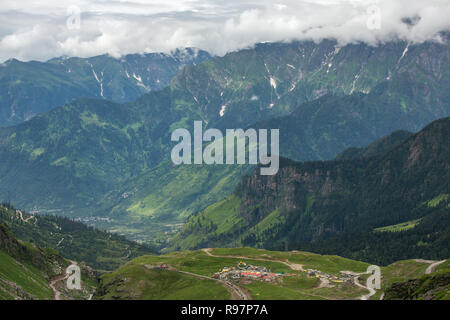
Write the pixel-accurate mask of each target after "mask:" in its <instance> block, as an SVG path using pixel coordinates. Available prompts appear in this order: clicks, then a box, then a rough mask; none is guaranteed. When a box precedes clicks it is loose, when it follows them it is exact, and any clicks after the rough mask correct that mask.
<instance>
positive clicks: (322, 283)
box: [201, 248, 376, 300]
mask: <svg viewBox="0 0 450 320" xmlns="http://www.w3.org/2000/svg"><path fill="white" fill-rule="evenodd" d="M201 250H202V251H203V252H205V253H206V254H207V255H209V256H211V257H215V258H238V259H246V260H258V261H269V262H278V263H283V264H284V265H286V266H288V267H289V268H291V269H292V270H295V271H303V272H306V270H305V269H304V268H303V265H301V264H296V263H292V262H289V261H288V260H273V259H265V258H253V257H244V256H233V255H220V256H217V255H214V254H212V253H211V250H212V249H211V248H205V249H201ZM344 272H347V273H349V274H351V275H352V276H353V283H354V284H355V285H356V286H358V287H360V288H363V289H366V290H368V291H369V293H368V294H365V295H362V296H361V297H359V300H368V299H369V298H370V297H371V296H373V295H374V294H375V293H376V291H375V290H374V289H372V288H369V287H366V286H364V285H363V284H361V283H359V281H358V277H359V276H360V275H361V274H360V273H354V272H351V271H344ZM329 284H330V281H329V280H328V279H326V278H320V284H319V288H323V287H328V286H329Z"/></svg>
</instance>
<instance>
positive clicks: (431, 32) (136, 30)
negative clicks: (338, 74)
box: [0, 0, 450, 61]
mask: <svg viewBox="0 0 450 320" xmlns="http://www.w3.org/2000/svg"><path fill="white" fill-rule="evenodd" d="M78 12H80V14H79V15H78ZM408 17H409V18H411V20H410V21H411V22H412V23H409V24H407V23H404V22H402V19H403V20H404V18H408ZM449 29H450V0H378V1H377V0H372V1H370V0H367V1H366V0H342V1H341V0H274V1H269V0H187V1H182V0H132V1H128V0H116V1H104V0H77V1H75V0H74V1H61V0H39V1H33V0H1V3H0V61H4V60H6V59H9V58H17V59H20V60H31V59H34V60H47V59H50V58H52V57H56V56H62V55H67V56H81V57H88V56H94V55H98V54H103V53H108V54H110V55H112V56H115V57H119V56H121V55H124V54H127V53H144V52H168V51H170V50H172V49H174V48H177V47H188V46H192V47H198V48H201V49H205V50H207V51H209V52H211V53H213V54H217V55H223V54H225V53H226V52H229V51H233V50H237V49H241V48H245V47H249V46H252V45H253V44H255V43H258V42H265V41H271V42H272V41H286V40H292V39H300V40H301V39H314V40H320V39H322V38H336V39H337V40H338V41H340V42H341V43H343V44H344V43H348V42H353V41H365V42H368V43H372V44H376V43H377V42H379V41H389V40H391V39H393V38H401V39H408V40H410V41H419V42H420V41H424V40H427V39H431V38H433V37H435V36H436V33H437V32H438V31H441V30H449Z"/></svg>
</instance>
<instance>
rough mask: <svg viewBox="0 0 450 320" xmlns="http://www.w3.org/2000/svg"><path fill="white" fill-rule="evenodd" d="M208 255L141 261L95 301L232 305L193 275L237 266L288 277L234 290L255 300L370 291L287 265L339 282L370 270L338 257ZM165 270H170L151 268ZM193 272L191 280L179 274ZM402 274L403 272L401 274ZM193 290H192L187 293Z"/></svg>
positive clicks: (105, 281) (112, 276)
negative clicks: (219, 302)
mask: <svg viewBox="0 0 450 320" xmlns="http://www.w3.org/2000/svg"><path fill="white" fill-rule="evenodd" d="M209 253H210V255H208V254H207V253H206V252H204V251H183V252H173V253H170V254H166V255H161V256H151V255H150V256H143V257H139V258H137V259H134V260H133V261H131V262H129V263H128V264H127V265H125V266H123V267H122V268H120V269H118V270H116V271H114V272H111V273H108V274H104V275H103V276H102V277H101V285H100V287H99V290H98V292H97V295H96V298H97V299H193V298H195V299H208V298H213V299H216V298H217V299H229V298H230V294H229V293H227V292H226V291H224V288H223V287H221V286H220V282H215V281H213V280H207V279H205V280H199V279H198V278H196V276H195V275H200V276H207V277H211V276H212V275H213V274H214V273H216V272H218V271H220V270H222V268H224V267H229V266H236V264H237V263H238V262H240V261H244V262H246V263H248V264H252V265H255V266H259V267H266V268H268V269H269V270H271V271H272V272H275V273H280V272H282V273H284V274H286V276H283V277H281V278H279V279H278V280H276V281H273V282H264V281H260V280H255V281H247V280H243V281H242V280H241V281H239V282H236V285H238V286H239V287H241V288H242V289H243V290H246V291H247V292H248V294H249V295H250V297H251V298H253V299H263V300H264V299H282V300H283V299H294V300H303V299H305V300H322V299H358V298H359V297H360V296H362V295H364V294H366V293H367V290H365V289H363V288H360V287H357V286H355V285H354V284H352V282H345V283H332V284H331V285H329V286H322V285H320V282H321V281H320V280H319V279H318V278H316V277H315V276H310V275H309V274H308V272H306V271H301V270H293V269H292V268H291V267H289V266H288V265H286V264H285V262H287V263H291V264H295V265H301V266H302V267H303V268H304V269H305V270H306V269H314V270H319V271H322V272H324V273H326V274H330V275H337V276H339V274H340V271H352V272H356V273H364V272H365V271H366V269H367V267H368V265H369V264H367V263H364V262H360V261H355V260H350V259H346V258H342V257H338V256H327V255H318V254H313V253H308V252H296V251H291V252H280V251H267V250H261V249H253V248H232V249H228V248H227V249H226V248H222V249H212V250H210V251H209ZM161 264H167V265H168V266H169V270H155V269H154V268H153V267H154V266H158V265H161ZM178 271H182V272H189V273H190V274H185V273H179V272H178ZM402 272H403V270H400V274H402ZM189 286H191V287H190V288H189Z"/></svg>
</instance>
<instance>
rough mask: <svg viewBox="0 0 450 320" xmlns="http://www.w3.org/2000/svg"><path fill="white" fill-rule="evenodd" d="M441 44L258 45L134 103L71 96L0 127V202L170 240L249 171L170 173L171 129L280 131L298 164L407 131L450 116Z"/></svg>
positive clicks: (185, 71) (191, 69)
mask: <svg viewBox="0 0 450 320" xmlns="http://www.w3.org/2000/svg"><path fill="white" fill-rule="evenodd" d="M445 35H446V37H445V39H446V40H447V42H445V41H444V42H442V43H438V42H424V43H417V44H414V43H407V42H403V41H393V42H388V43H384V44H380V45H378V46H370V45H367V44H363V43H358V44H348V45H346V46H340V45H339V44H338V43H337V42H336V41H333V40H324V41H322V42H319V43H315V42H308V41H304V42H292V43H265V44H259V45H256V46H255V47H254V48H250V49H246V50H241V51H237V52H232V53H229V54H227V55H225V56H223V57H212V58H209V59H207V60H206V61H203V62H202V63H199V64H196V65H195V66H194V65H186V66H185V67H184V68H182V69H181V71H180V72H179V73H178V74H177V75H176V76H175V77H174V78H173V79H172V80H171V81H170V85H169V86H168V87H165V88H164V89H161V90H158V91H150V92H149V93H146V94H144V95H143V96H141V97H139V98H137V99H136V100H133V101H130V102H126V103H114V102H110V101H108V100H104V99H100V100H99V99H89V98H80V99H77V100H75V101H73V102H71V103H68V104H66V105H63V106H61V107H57V108H53V109H52V110H50V111H48V112H46V113H43V114H40V115H38V116H36V117H33V118H32V119H30V120H29V121H26V122H24V123H22V124H18V125H16V126H12V127H7V128H2V129H0V156H1V159H2V166H1V168H0V175H1V176H2V179H1V181H0V198H2V199H4V200H6V201H9V202H11V203H14V204H15V205H16V206H18V207H20V208H23V209H26V210H32V209H36V210H37V211H39V212H40V213H58V214H60V215H65V216H69V217H83V218H87V217H91V216H103V217H110V218H112V219H111V222H109V223H100V224H98V226H102V227H104V228H107V229H110V230H118V231H119V232H121V233H123V234H127V235H128V236H129V237H131V238H133V237H134V236H135V235H136V234H140V235H141V236H142V237H143V238H141V240H148V239H149V238H151V237H153V236H154V235H155V233H158V232H159V233H161V234H165V233H166V232H169V233H170V232H175V231H176V230H177V228H179V225H180V224H182V223H183V222H184V221H185V220H186V218H187V217H188V216H189V215H191V214H194V213H196V212H199V211H201V210H203V209H205V208H206V207H208V206H209V205H211V204H213V203H215V202H217V201H221V200H223V199H224V198H225V197H227V196H229V195H230V194H231V193H232V191H233V190H234V189H235V188H236V186H237V185H238V184H239V182H240V179H241V178H242V177H243V176H244V175H246V174H251V173H252V172H253V170H254V166H249V165H243V166H230V167H227V166H173V165H172V164H171V162H170V159H169V158H168V157H169V154H170V149H171V147H172V146H173V143H171V141H170V134H171V132H172V131H173V130H174V129H176V128H180V127H181V128H187V129H192V126H193V122H194V121H195V120H203V124H204V127H206V128H214V127H215V128H219V129H224V128H239V127H242V128H248V127H256V128H258V127H259V128H280V141H281V146H280V153H281V155H282V156H284V157H288V158H291V159H293V160H298V161H312V160H329V159H333V158H334V157H335V156H336V155H337V154H338V153H339V152H341V151H342V150H344V149H346V148H349V147H363V146H365V145H368V144H369V143H371V142H373V141H374V140H376V139H379V138H381V137H383V136H386V135H388V134H390V133H391V132H393V131H396V130H408V131H412V132H417V131H418V130H420V129H421V128H423V127H424V126H425V125H427V124H428V123H430V122H431V121H433V120H436V119H438V118H443V117H446V116H448V115H449V114H450V109H449V105H450V103H449V98H450V96H449V93H448V87H449V84H450V81H449V80H450V79H449V73H448V70H450V68H449V62H450V50H449V45H448V35H447V34H445ZM205 55H206V54H205ZM66 60H67V59H66ZM66 60H64V61H66ZM69 60H70V59H69ZM88 69H89V68H88ZM89 70H90V71H89V72H91V71H92V70H91V69H89ZM95 70H97V69H95ZM95 72H96V74H97V76H98V72H97V71H95ZM91 80H92V79H91ZM94 80H95V79H94ZM96 86H97V88H96V90H97V94H98V92H99V91H98V89H99V84H98V83H97V84H96ZM55 92H56V91H55ZM105 92H106V91H105ZM23 96H25V95H23ZM145 237H147V238H145Z"/></svg>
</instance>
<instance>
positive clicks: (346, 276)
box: [306, 269, 353, 283]
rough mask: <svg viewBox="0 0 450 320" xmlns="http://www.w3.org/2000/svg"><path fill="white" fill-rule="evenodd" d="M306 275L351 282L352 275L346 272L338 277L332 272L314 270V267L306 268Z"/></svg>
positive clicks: (335, 281) (337, 281)
mask: <svg viewBox="0 0 450 320" xmlns="http://www.w3.org/2000/svg"><path fill="white" fill-rule="evenodd" d="M306 272H307V273H308V275H309V276H310V277H316V278H324V279H327V280H329V281H331V282H334V283H344V282H351V281H352V280H353V278H352V276H351V275H349V274H347V273H342V272H341V276H340V277H336V276H334V275H332V274H327V273H325V272H322V271H320V270H314V269H308V270H306Z"/></svg>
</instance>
